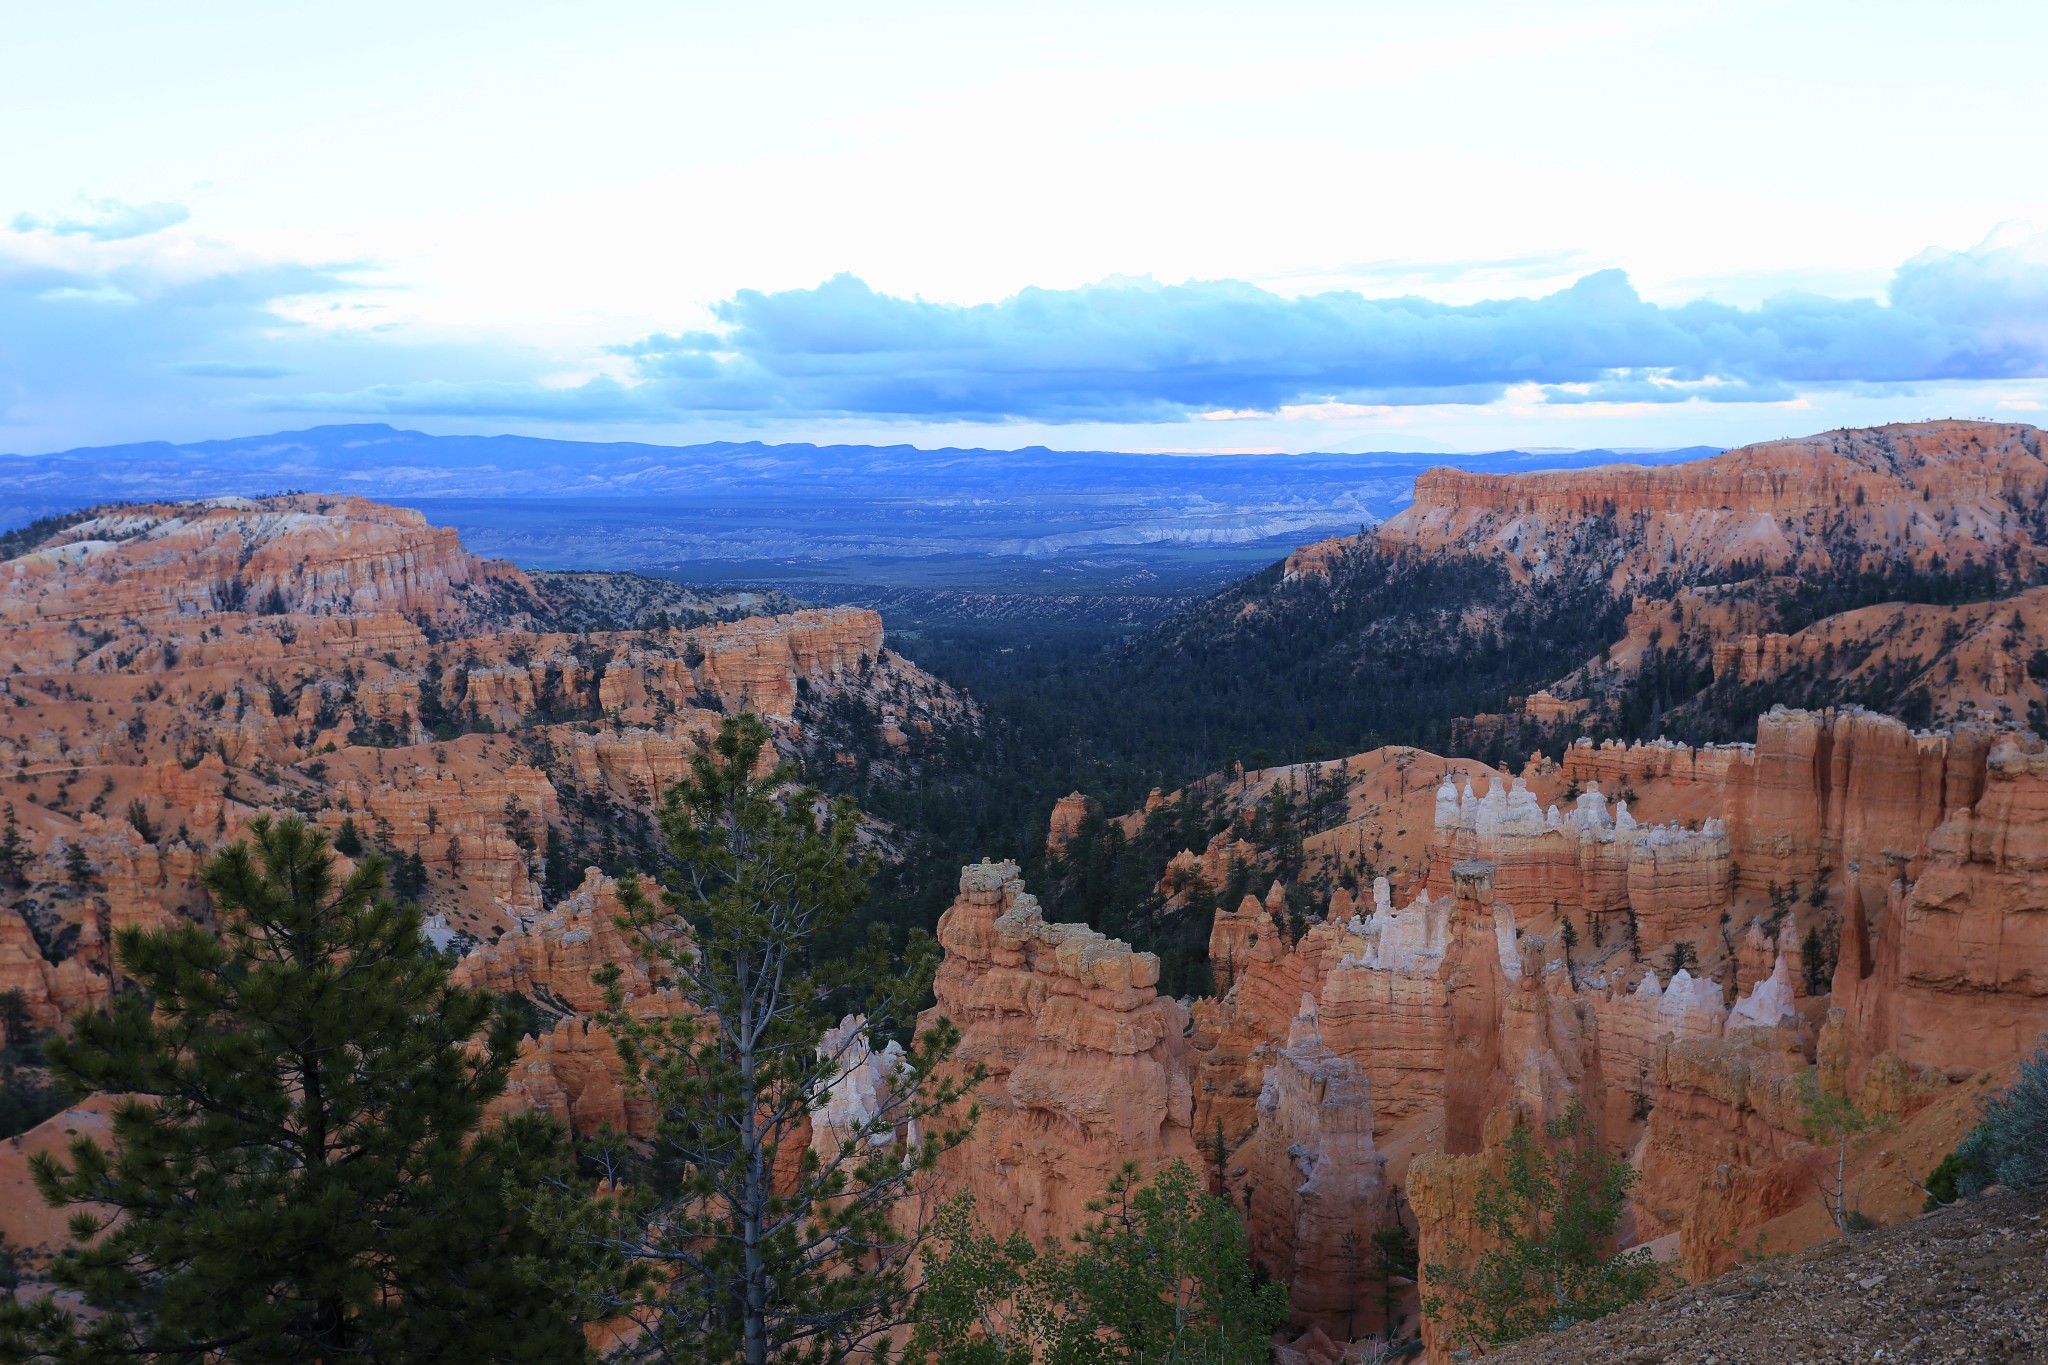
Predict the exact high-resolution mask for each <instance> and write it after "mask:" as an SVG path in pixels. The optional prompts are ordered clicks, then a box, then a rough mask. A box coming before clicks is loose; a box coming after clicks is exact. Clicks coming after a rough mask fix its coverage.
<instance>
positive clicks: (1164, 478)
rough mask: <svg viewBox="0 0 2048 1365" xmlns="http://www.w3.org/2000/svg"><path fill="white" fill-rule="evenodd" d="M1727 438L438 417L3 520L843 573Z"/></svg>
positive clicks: (1089, 552) (1291, 518)
mask: <svg viewBox="0 0 2048 1365" xmlns="http://www.w3.org/2000/svg"><path fill="white" fill-rule="evenodd" d="M1713 453H1715V448H1713V447H1705V446H1695V447H1688V448H1685V449H1682V450H1667V451H1655V452H1640V451H1630V452H1617V451H1611V450H1586V451H1571V452H1560V451H1555V450H1541V451H1523V450H1503V451H1491V452H1487V453H1484V454H1478V455H1465V456H1444V455H1425V454H1412V453H1401V452H1374V453H1369V454H1305V455H1161V454H1137V453H1129V452H1116V451H1059V450H1048V449H1046V448H1044V447H1042V446H1033V447H1028V448H1025V449H1022V450H984V449H950V448H949V449H939V450H921V449H918V448H916V447H913V446H907V445H903V446H854V445H847V446H818V445H808V444H790V445H764V444H762V443H760V442H755V441H747V442H732V441H717V442H711V443H707V444H703V445H693V446H657V445H646V444H640V443H635V442H609V443H602V442H590V441H555V440H543V439H539V438H536V437H528V436H431V435H427V434H425V433H423V432H417V431H401V430H399V429H397V428H394V427H390V426H385V425H382V424H367V425H350V426H323V427H314V428H311V429H309V430H306V431H289V432H277V433H273V434H270V435H264V436H249V437H243V438H239V439H235V440H223V441H195V442H190V443H186V444H172V443H170V442H165V441H151V442H143V443H140V444H135V445H122V446H101V447H95V448H88V449H80V450H68V451H62V452H58V453H55V454H46V455H17V456H0V528H5V527H11V526H18V525H20V524H22V523H24V522H26V521H29V520H31V519H33V518H35V517H38V516H43V515H48V514H50V513H53V512H62V511H68V510H71V509H73V508H76V507H80V506H84V505H89V504H93V503H99V502H110V501H121V500H137V499H170V498H191V497H211V496H219V495H224V494H257V493H272V492H279V491H283V490H287V489H303V490H309V491H320V492H334V493H360V494H364V495H366V496H370V497H374V498H379V499H383V500H387V501H392V502H399V503H405V504H409V505H412V506H417V507H420V508H422V509H424V510H426V511H427V512H428V514H429V515H430V516H431V517H433V518H434V519H435V520H437V521H444V522H446V523H448V524H452V525H455V526H457V527H459V528H460V529H461V531H462V533H463V536H464V539H465V541H466V542H467V543H469V544H471V545H473V546H474V547H475V548H476V549H478V550H479V551H481V552H483V553H486V554H492V555H500V556H505V557H508V558H511V559H513V560H515V561H517V562H519V563H521V564H526V565H529V566H538V567H559V568H641V569H647V568H673V567H684V568H688V569H691V570H699V569H718V570H721V571H725V572H726V576H730V575H731V573H735V572H740V573H747V574H752V575H753V576H761V575H762V574H764V573H767V572H769V571H770V570H779V571H787V570H789V569H791V568H792V567H794V568H796V569H798V570H799V571H803V572H808V571H809V570H808V569H807V568H806V566H815V567H817V568H819V569H823V568H825V567H826V566H836V567H833V568H831V569H830V570H829V576H833V577H841V576H844V571H845V570H846V569H847V567H848V562H849V561H864V562H867V563H869V564H872V563H874V562H875V561H894V560H905V559H914V560H930V559H932V558H933V557H935V556H936V557H943V558H946V559H952V558H954V557H957V556H968V557H971V558H975V559H995V560H1003V561H1010V562H1015V563H1020V564H1028V563H1031V562H1038V563H1042V564H1047V565H1050V564H1055V563H1062V562H1069V561H1076V560H1091V561H1099V562H1103V563H1106V564H1109V565H1110V566H1111V567H1114V566H1115V565H1121V564H1124V563H1125V562H1126V561H1128V562H1130V563H1151V562H1155V561H1160V562H1166V561H1170V562H1173V563H1182V564H1185V563H1194V562H1204V563H1211V564H1215V563H1216V561H1217V560H1218V559H1219V558H1220V559H1223V560H1230V561H1236V560H1239V559H1243V560H1245V561H1246V562H1250V561H1253V560H1256V561H1258V562H1264V561H1265V560H1267V559H1270V558H1273V557H1275V555H1276V554H1277V553H1284V551H1285V550H1286V549H1288V548H1291V547H1292V546H1294V545H1296V544H1300V543H1302V542H1304V541H1309V540H1315V539H1317V538H1319V537H1322V536H1326V535H1330V534H1333V533H1336V532H1340V531H1344V530H1356V529H1357V527H1358V526H1359V525H1360V524H1361V523H1373V522H1377V521H1380V520H1382V519H1384V518H1385V517H1387V516H1390V515H1392V514H1393V513H1394V512H1396V511H1398V510H1399V509H1400V508H1401V507H1402V506H1404V505H1406V503H1407V502H1408V500H1409V498H1410V495H1411V491H1412V489H1413V486H1414V480H1415V476H1416V475H1417V474H1418V473H1420V472H1421V471H1423V470H1424V469H1427V468H1430V467H1433V466H1437V465H1444V464H1454V465H1456V466H1458V467H1460V468H1464V469H1472V470H1483V471H1487V472H1497V473H1508V472H1517V471H1524V470H1531V469H1564V468H1582V467H1585V466H1588V465H1597V464H1609V463H1620V462H1626V463H1634V464H1666V463H1671V462H1674V461H1679V460H1689V459H1697V458H1701V457H1703V456H1706V455H1710V454H1713ZM1105 556H1107V557H1108V559H1107V560H1106V561H1105V560H1104V557H1105ZM1218 567H1221V566H1220V565H1219V566H1218ZM799 576H801V574H800V575H799ZM861 576H867V577H873V576H874V575H873V574H863V575H861ZM882 576H883V577H888V576H889V575H886V574H885V575H882Z"/></svg>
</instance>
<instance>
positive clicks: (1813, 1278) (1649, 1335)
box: [1487, 1190, 2048, 1365]
mask: <svg viewBox="0 0 2048 1365" xmlns="http://www.w3.org/2000/svg"><path fill="white" fill-rule="evenodd" d="M1487 1360H1488V1361H1489V1363H1490V1362H1494V1361H1499V1362H1502V1363H1503V1365H1507V1362H1513V1365H1536V1363H1537V1362H1547V1363H1549V1365H1566V1363H1567V1362H1570V1363H1571V1365H1577V1363H1578V1362H1582V1361H1587V1362H1608V1361H1614V1362H1624V1361H1626V1362H1642V1363H1643V1365H1648V1363H1649V1362H1653V1361H1654V1362H1660V1365H1661V1362H1667V1361H1668V1362H1673V1363H1674V1365H1678V1363H1680V1362H1683V1363H1684V1365H1747V1362H1759V1365H1822V1363H1823V1362H1826V1363H1827V1365H1835V1362H1848V1361H1861V1362H1868V1361H1884V1362H1887V1365H1889V1362H1892V1361H1900V1362H1918V1361H1972V1362H1976V1361H1984V1362H2018V1361H2044V1362H2048V1191H2039V1190H2036V1191H2029V1192H2025V1193H2020V1194H1999V1195H1993V1196H1991V1197H1988V1198H1985V1199H1981V1200H1978V1201H1976V1202H1974V1203H1971V1204H1964V1205H1960V1206H1958V1207H1956V1208H1952V1209H1943V1210H1941V1211H1939V1212H1936V1213H1933V1214H1929V1215H1926V1216H1924V1217H1920V1218H1915V1219H1912V1220H1911V1221H1909V1222H1905V1223H1897V1224H1894V1225H1893V1226H1891V1227H1888V1228H1879V1229H1877V1230H1875V1231H1872V1232H1867V1233H1863V1234H1860V1235H1858V1236H1854V1237H1846V1238H1839V1239H1837V1240H1835V1241H1832V1242H1825V1243H1822V1244H1821V1245H1820V1246H1817V1247H1813V1248H1811V1249H1810V1250H1807V1251H1802V1252H1800V1253H1798V1254H1797V1255H1794V1256H1788V1257H1785V1258H1783V1259H1779V1260H1769V1261H1762V1262H1758V1263H1755V1264H1752V1265H1747V1266H1743V1267H1740V1268H1738V1269H1736V1270H1732V1271H1730V1272H1729V1273H1728V1274H1726V1275H1723V1276H1722V1277H1721V1278H1720V1279H1718V1280H1713V1281H1710V1282H1709V1283H1706V1284H1702V1285H1693V1286H1690V1287H1688V1288H1686V1289H1684V1290H1682V1291H1678V1292H1674V1293H1671V1294H1667V1295H1665V1296H1663V1297H1662V1298H1659V1299H1655V1300H1653V1301H1651V1302H1649V1303H1644V1304H1638V1305H1637V1306H1636V1307H1634V1308H1631V1309H1629V1310H1627V1311H1626V1312H1622V1313H1616V1314H1614V1315H1613V1316H1612V1317H1608V1318H1603V1319H1601V1320H1600V1321H1599V1322H1593V1323H1586V1324H1584V1325H1582V1326H1579V1327H1574V1328H1572V1329H1570V1330H1569V1331H1564V1332H1558V1333H1555V1334H1553V1335H1551V1336H1546V1337H1541V1338H1538V1339H1536V1340H1533V1341H1525V1342H1521V1343H1519V1344H1517V1345H1515V1346H1511V1347H1508V1348H1505V1349H1504V1350H1502V1351H1500V1352H1499V1353H1498V1354H1496V1355H1489V1356H1488V1357H1487Z"/></svg>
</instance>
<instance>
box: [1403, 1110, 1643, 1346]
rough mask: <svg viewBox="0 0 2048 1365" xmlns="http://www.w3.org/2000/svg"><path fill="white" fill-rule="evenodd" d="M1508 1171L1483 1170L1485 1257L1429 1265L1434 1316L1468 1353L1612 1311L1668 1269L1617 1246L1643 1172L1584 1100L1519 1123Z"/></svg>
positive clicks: (1451, 1251)
mask: <svg viewBox="0 0 2048 1365" xmlns="http://www.w3.org/2000/svg"><path fill="white" fill-rule="evenodd" d="M1506 1155H1507V1159H1506V1162H1505V1166H1504V1169H1503V1171H1502V1172H1501V1173H1500V1174H1495V1173H1494V1172H1493V1171H1486V1172H1483V1173H1482V1174H1481V1175H1480V1177H1479V1188H1478V1192H1477V1194H1476V1196H1475V1198H1474V1202H1473V1209H1472V1221H1473V1224H1474V1226H1476V1227H1477V1228H1478V1229H1479V1232H1480V1234H1481V1235H1482V1236H1483V1237H1484V1238H1485V1239H1486V1243H1487V1246H1486V1249H1485V1250H1484V1251H1481V1252H1479V1253H1477V1254H1473V1253H1471V1252H1470V1251H1469V1250H1468V1249H1467V1248H1466V1247H1464V1246H1462V1245H1460V1244H1457V1243H1453V1244H1452V1245H1451V1246H1450V1247H1448V1248H1447V1257H1446V1260H1445V1261H1444V1262H1443V1263H1438V1262H1431V1263H1430V1265H1429V1266H1428V1268H1427V1272H1426V1274H1427V1279H1428V1282H1429V1287H1430V1292H1429V1293H1428V1294H1427V1295H1426V1296H1425V1297H1424V1298H1423V1301H1422V1312H1423V1316H1425V1317H1427V1318H1430V1319H1432V1320H1433V1321H1436V1322H1439V1323H1441V1324H1442V1325H1443V1326H1444V1328H1445V1331H1446V1332H1447V1334H1448V1335H1449V1337H1450V1340H1451V1342H1452V1344H1453V1345H1454V1346H1455V1347H1457V1348H1459V1349H1463V1350H1475V1349H1483V1348H1484V1347H1487V1346H1497V1345H1501V1344H1504V1343H1506V1342H1510V1341H1519V1340H1521V1339H1522V1338H1524V1337H1529V1336H1534V1335H1536V1334H1537V1333H1539V1332H1549V1331H1555V1330H1556V1329H1558V1328H1560V1327H1566V1326H1569V1325H1570V1324H1572V1323H1575V1322H1586V1321H1589V1320H1591V1319H1593V1318H1598V1317H1604V1316H1605V1315H1606V1314H1608V1313H1611V1312H1613V1311H1614V1310H1615V1309H1617V1308H1621V1307H1624V1306H1626V1305H1628V1304H1631V1303H1633V1302H1635V1301H1636V1300H1637V1299H1640V1298H1642V1297H1643V1296H1645V1295H1646V1294H1650V1293H1653V1292H1655V1291H1656V1290H1657V1289H1658V1288H1659V1287H1660V1286H1661V1285H1663V1284H1664V1283H1665V1281H1666V1278H1667V1275H1668V1272H1667V1271H1666V1270H1665V1269H1664V1267H1662V1266H1660V1265H1658V1264H1657V1263H1656V1262H1655V1261H1653V1260H1651V1259H1650V1255H1649V1253H1648V1252H1646V1251H1642V1250H1636V1251H1629V1252H1623V1253H1621V1254H1619V1255H1617V1254H1615V1253H1614V1251H1613V1249H1612V1248H1613V1242H1614V1234H1615V1229H1616V1227H1617V1226H1618V1225H1619V1223H1620V1221H1621V1211H1622V1206H1623V1205H1624V1204H1625V1203H1626V1202H1627V1200H1628V1192H1629V1190H1630V1188H1631V1187H1632V1186H1633V1185H1634V1184H1635V1181H1636V1172H1635V1170H1634V1168H1633V1167H1631V1166H1630V1165H1629V1164H1628V1163H1627V1162H1626V1161H1625V1160H1623V1159H1622V1158H1620V1157H1617V1156H1614V1155H1612V1154H1611V1153H1609V1152H1608V1151H1607V1150H1606V1149H1605V1148H1604V1147H1602V1146H1601V1145H1600V1142H1599V1140H1598V1138H1597V1137H1596V1136H1595V1135H1594V1132H1593V1126H1592V1124H1591V1122H1590V1121H1589V1120H1588V1118H1587V1115H1586V1110H1585V1107H1584V1106H1583V1105H1581V1104H1579V1103H1578V1102H1577V1101H1576V1100H1574V1101H1573V1102H1572V1104H1571V1106H1570V1107H1569V1108H1567V1109H1566V1110H1565V1112H1564V1113H1563V1114H1561V1115H1559V1116H1558V1117H1557V1118H1555V1119H1552V1120H1551V1121H1550V1122H1548V1123H1546V1124H1544V1125H1543V1129H1542V1131H1541V1133H1540V1135H1539V1134H1538V1132H1537V1131H1536V1130H1534V1129H1532V1128H1531V1127H1529V1125H1527V1124H1518V1125H1517V1126H1516V1128H1515V1131H1514V1133H1513V1134H1512V1135H1510V1137H1509V1138H1508V1144H1507V1154H1506Z"/></svg>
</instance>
